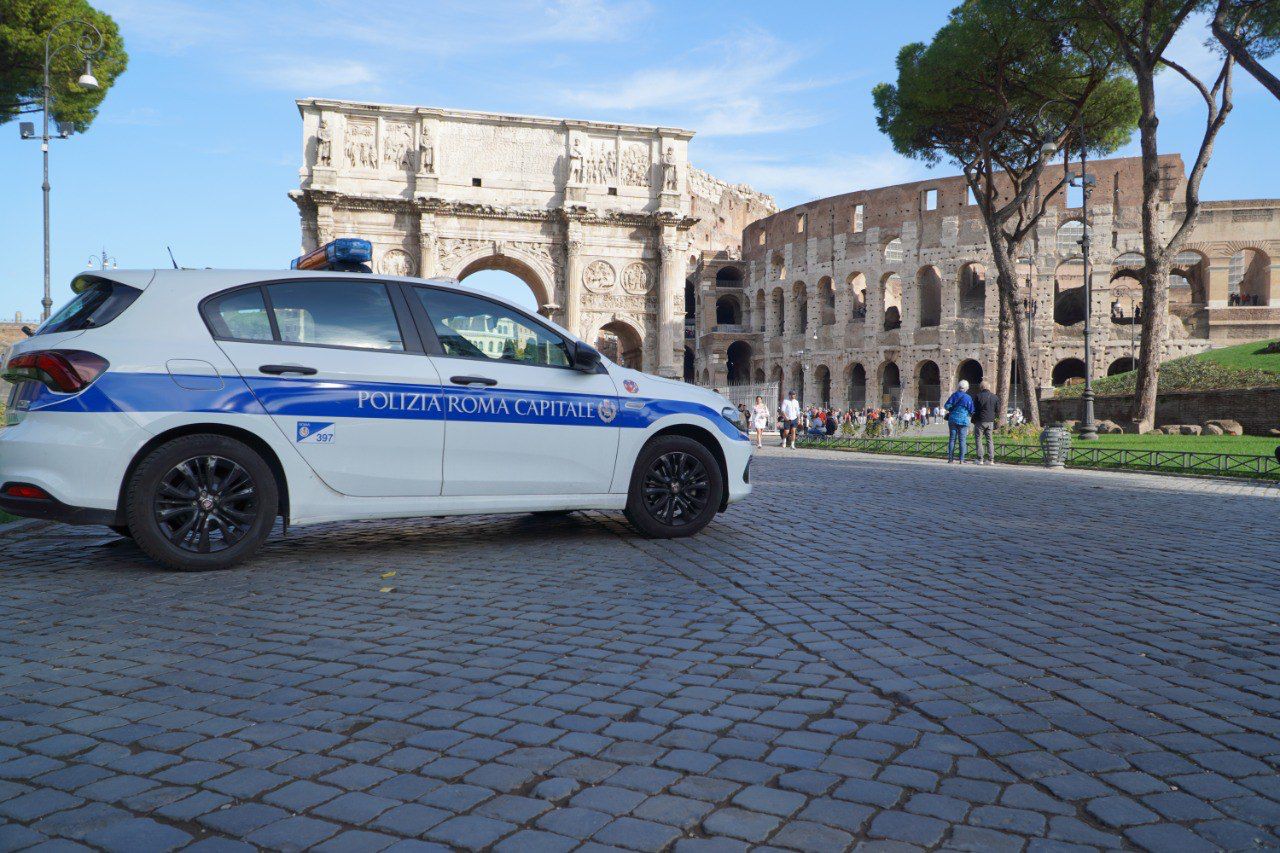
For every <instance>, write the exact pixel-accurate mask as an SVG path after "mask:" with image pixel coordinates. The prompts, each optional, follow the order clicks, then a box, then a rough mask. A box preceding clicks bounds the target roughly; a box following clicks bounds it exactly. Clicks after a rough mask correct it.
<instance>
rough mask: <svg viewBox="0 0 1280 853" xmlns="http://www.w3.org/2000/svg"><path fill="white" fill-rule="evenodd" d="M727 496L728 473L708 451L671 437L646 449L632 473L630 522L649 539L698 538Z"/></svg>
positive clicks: (654, 441)
mask: <svg viewBox="0 0 1280 853" xmlns="http://www.w3.org/2000/svg"><path fill="white" fill-rule="evenodd" d="M723 497H724V475H723V474H722V473H721V471H720V465H719V463H717V462H716V459H715V457H714V456H712V455H711V452H710V451H709V450H707V448H705V447H703V446H702V445H701V444H699V443H698V442H696V441H694V440H693V439H692V438H686V437H685V436H682V435H665V436H662V437H660V438H656V439H654V440H653V441H651V442H649V443H648V444H646V445H645V446H644V448H643V449H642V450H641V451H640V455H639V456H638V457H636V464H635V468H633V469H632V471H631V487H630V489H629V490H628V492H627V509H626V515H627V520H628V521H630V522H631V524H632V526H634V527H635V528H636V529H637V530H639V531H640V532H641V533H642V534H644V535H645V536H649V537H652V538H655V539H676V538H680V537H683V536H692V535H694V534H695V533H697V532H699V531H700V530H702V528H704V527H706V526H707V525H708V524H710V523H711V519H713V518H715V515H716V513H717V512H718V511H719V509H720V501H721V499H722V498H723Z"/></svg>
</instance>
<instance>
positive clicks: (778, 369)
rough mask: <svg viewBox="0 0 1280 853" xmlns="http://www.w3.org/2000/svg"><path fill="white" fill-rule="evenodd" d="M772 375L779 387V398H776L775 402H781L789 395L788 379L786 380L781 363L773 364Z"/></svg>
mask: <svg viewBox="0 0 1280 853" xmlns="http://www.w3.org/2000/svg"><path fill="white" fill-rule="evenodd" d="M772 377H773V384H774V385H775V386H777V389H778V399H777V400H775V401H774V402H775V403H778V404H781V403H782V401H783V400H784V399H786V396H787V388H786V384H787V381H786V377H785V376H784V375H783V372H782V365H781V364H775V365H774V366H773V373H772Z"/></svg>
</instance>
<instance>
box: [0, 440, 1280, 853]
mask: <svg viewBox="0 0 1280 853" xmlns="http://www.w3.org/2000/svg"><path fill="white" fill-rule="evenodd" d="M754 475H755V480H756V482H757V488H756V493H755V495H754V496H753V497H752V499H751V500H750V501H748V502H747V503H746V504H745V505H739V506H736V507H734V508H733V509H731V510H730V511H729V512H728V513H727V514H725V515H723V516H721V518H720V519H719V520H718V521H717V522H716V523H715V524H714V525H713V526H712V527H711V528H710V529H709V530H708V531H707V532H706V533H704V534H703V535H701V536H698V537H696V538H694V539H693V540H684V541H678V542H655V541H645V540H641V539H639V538H637V537H636V536H634V535H633V534H631V533H630V532H629V531H628V530H627V529H626V528H625V527H624V526H623V525H622V523H621V522H620V521H619V519H618V518H617V517H615V516H611V515H607V514H599V515H596V514H592V515H589V516H584V515H575V516H569V517H567V518H565V519H560V520H555V521H551V522H547V521H545V520H542V519H536V518H533V517H528V516H524V517H502V518H485V519H467V520H456V519H454V520H449V519H440V520H426V521H414V522H392V523H377V524H347V525H342V526H334V527H330V528H327V529H323V530H321V529H307V530H298V531H296V532H294V533H292V534H290V536H289V537H288V538H287V539H281V538H279V537H277V538H275V539H273V540H272V542H271V543H270V544H269V545H268V547H267V548H266V550H265V551H264V555H263V557H262V558H261V559H260V560H258V561H257V562H256V563H255V564H254V565H253V566H252V568H251V569H243V570H235V571H231V572H226V573H220V574H203V575H182V574H173V573H167V572H162V571H159V570H157V569H156V568H155V567H154V566H152V565H151V564H149V563H148V562H146V561H145V559H144V558H142V556H141V555H140V553H139V552H138V551H137V549H136V548H135V547H134V546H133V545H132V543H130V542H127V541H125V540H120V539H115V538H112V537H110V536H108V535H105V534H104V533H102V532H100V531H98V530H83V529H82V530H73V529H70V528H64V527H46V528H41V529H38V530H36V531H34V532H26V533H22V534H20V535H10V536H7V537H4V538H0V565H3V567H4V581H5V584H4V596H3V598H2V599H0V824H3V826H0V850H11V849H21V848H24V847H27V846H36V848H37V849H48V850H55V849H56V850H70V849H76V845H85V846H89V847H95V848H103V849H107V850H121V851H143V850H163V849H171V848H175V847H180V846H183V845H193V847H192V849H197V850H202V851H221V850H228V851H230V850H239V849H249V847H250V846H258V847H263V848H280V849H296V848H301V847H311V846H315V847H317V848H318V849H323V850H352V851H374V850H380V849H384V848H385V849H388V850H394V851H397V853H398V851H409V850H425V849H432V848H436V849H439V848H440V847H455V848H458V847H461V848H472V849H482V848H488V847H494V848H496V849H498V850H568V849H571V848H574V847H576V846H578V845H584V844H585V845H587V846H588V847H591V848H597V849H598V848H600V847H603V846H618V847H625V848H631V849H639V850H658V849H664V848H669V847H673V846H674V847H675V848H676V849H678V850H686V849H688V850H702V849H706V850H734V849H740V848H745V847H747V846H754V845H771V846H773V847H776V848H787V849H800V850H815V851H834V850H841V849H845V848H850V847H855V846H859V847H861V848H865V849H895V850H896V849H912V847H920V848H948V849H962V850H992V851H1000V850H1019V849H1028V850H1068V849H1071V850H1075V849H1084V848H1087V847H1096V848H1122V847H1123V848H1132V847H1142V848H1150V849H1156V850H1171V851H1174V850H1176V851H1195V850H1200V849H1205V850H1208V849H1215V848H1217V849H1221V848H1228V849H1253V848H1257V847H1268V846H1276V845H1278V844H1280V841H1278V840H1277V833H1278V832H1280V774H1278V773H1277V770H1278V769H1280V625H1278V624H1277V623H1278V622H1280V591H1278V590H1280V556H1278V552H1280V533H1278V532H1277V531H1278V529H1280V525H1278V524H1277V515H1278V511H1280V501H1277V500H1276V499H1275V497H1274V495H1275V491H1276V490H1270V492H1268V491H1267V490H1265V489H1248V488H1245V489H1240V488H1225V489H1224V488H1218V487H1215V486H1213V485H1208V484H1201V483H1190V484H1188V483H1187V481H1174V480H1167V479H1161V478H1156V477H1149V476H1147V477H1143V476H1121V475H1104V474H1090V473H1083V472H1046V471H1041V470H1028V469H1016V470H1015V469H1003V468H997V469H976V468H973V467H972V466H967V467H965V468H956V467H948V466H946V465H943V464H939V463H934V462H923V461H916V460H902V459H890V458H878V457H866V456H853V455H849V454H834V453H825V454H822V453H817V452H808V451H788V452H786V454H785V456H784V455H783V453H782V452H781V451H778V450H773V451H766V452H765V454H764V455H763V457H762V458H760V459H758V460H757V462H756V465H755V467H754ZM388 572H395V575H394V576H392V577H385V573H388Z"/></svg>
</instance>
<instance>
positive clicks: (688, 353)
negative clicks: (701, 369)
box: [683, 347, 694, 384]
mask: <svg viewBox="0 0 1280 853" xmlns="http://www.w3.org/2000/svg"><path fill="white" fill-rule="evenodd" d="M693 363H694V358H693V350H692V349H690V348H689V347H685V348H684V374H683V375H684V381H685V382H689V383H691V384H692V382H693V378H694V377H693Z"/></svg>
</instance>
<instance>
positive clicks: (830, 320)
mask: <svg viewBox="0 0 1280 853" xmlns="http://www.w3.org/2000/svg"><path fill="white" fill-rule="evenodd" d="M818 302H819V305H821V311H822V318H821V319H822V325H824V326H833V325H835V322H836V288H835V285H834V284H832V283H831V279H830V278H827V277H826V276H823V277H822V280H820V281H819V282H818Z"/></svg>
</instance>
